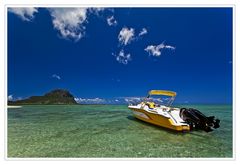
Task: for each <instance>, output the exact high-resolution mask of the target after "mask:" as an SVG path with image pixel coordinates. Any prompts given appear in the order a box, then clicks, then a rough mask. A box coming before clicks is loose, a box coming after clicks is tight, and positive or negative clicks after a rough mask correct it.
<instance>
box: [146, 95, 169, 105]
mask: <svg viewBox="0 0 240 165" xmlns="http://www.w3.org/2000/svg"><path fill="white" fill-rule="evenodd" d="M172 98H173V97H170V96H164V95H163V96H159V95H151V96H149V97H147V98H146V99H145V101H146V102H154V103H155V104H157V105H165V106H169V105H171V104H170V103H171V102H172V100H171V99H172Z"/></svg>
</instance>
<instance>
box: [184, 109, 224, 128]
mask: <svg viewBox="0 0 240 165" xmlns="http://www.w3.org/2000/svg"><path fill="white" fill-rule="evenodd" d="M180 117H181V118H182V119H183V120H184V121H185V122H186V123H188V124H189V125H190V127H191V129H200V130H204V131H206V132H211V131H213V129H212V128H214V129H216V128H219V127H220V125H219V123H220V120H219V119H215V116H209V117H207V116H205V115H204V114H203V113H201V112H200V111H198V110H196V109H193V108H189V109H187V108H181V110H180Z"/></svg>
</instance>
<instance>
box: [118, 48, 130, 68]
mask: <svg viewBox="0 0 240 165" xmlns="http://www.w3.org/2000/svg"><path fill="white" fill-rule="evenodd" d="M115 57H116V60H117V61H118V62H119V63H122V64H125V65H126V64H128V62H129V61H131V55H130V54H125V53H124V50H121V51H120V52H119V54H118V55H115Z"/></svg>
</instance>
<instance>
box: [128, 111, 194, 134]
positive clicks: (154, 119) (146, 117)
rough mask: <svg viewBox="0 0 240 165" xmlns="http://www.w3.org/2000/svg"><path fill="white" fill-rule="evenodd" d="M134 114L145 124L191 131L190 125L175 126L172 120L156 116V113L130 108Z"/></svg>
mask: <svg viewBox="0 0 240 165" xmlns="http://www.w3.org/2000/svg"><path fill="white" fill-rule="evenodd" d="M130 109H131V110H132V111H133V112H135V113H133V114H134V116H135V117H136V118H138V119H140V120H143V121H145V122H148V123H151V124H154V125H157V126H161V127H165V128H168V129H172V130H175V131H190V126H189V125H174V123H173V121H172V119H170V118H167V117H164V116H161V115H158V114H154V113H149V112H146V111H144V110H141V109H133V108H130ZM140 113H141V114H140Z"/></svg>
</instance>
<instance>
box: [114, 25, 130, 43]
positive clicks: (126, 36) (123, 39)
mask: <svg viewBox="0 0 240 165" xmlns="http://www.w3.org/2000/svg"><path fill="white" fill-rule="evenodd" d="M133 39H134V29H133V28H129V29H128V28H127V27H124V28H122V30H121V31H120V32H119V35H118V40H119V42H120V43H122V44H123V45H127V44H129V43H130V42H131V41H132V40H133Z"/></svg>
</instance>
